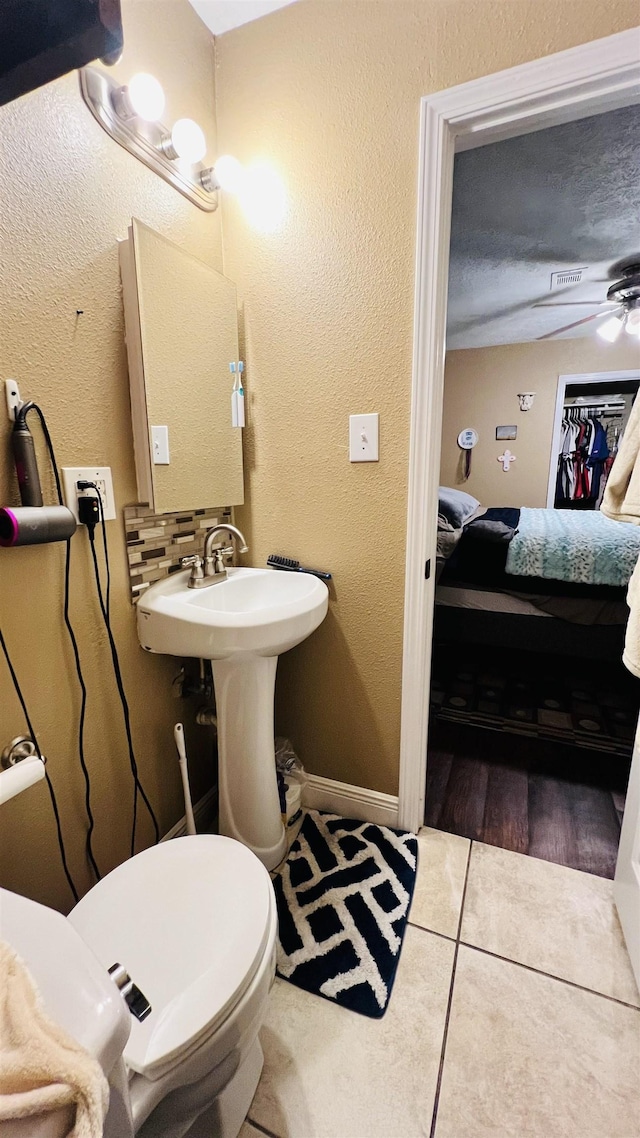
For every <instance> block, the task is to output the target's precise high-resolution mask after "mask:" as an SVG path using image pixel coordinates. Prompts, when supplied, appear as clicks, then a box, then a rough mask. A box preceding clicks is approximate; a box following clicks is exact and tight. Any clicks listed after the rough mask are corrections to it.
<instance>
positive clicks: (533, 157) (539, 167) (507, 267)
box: [447, 107, 640, 348]
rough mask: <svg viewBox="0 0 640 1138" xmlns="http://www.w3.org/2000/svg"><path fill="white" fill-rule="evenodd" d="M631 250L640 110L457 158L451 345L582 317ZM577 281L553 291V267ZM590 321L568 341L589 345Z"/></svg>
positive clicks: (638, 193)
mask: <svg viewBox="0 0 640 1138" xmlns="http://www.w3.org/2000/svg"><path fill="white" fill-rule="evenodd" d="M638 250H640V115H639V111H638V107H624V108H622V109H621V110H617V111H610V112H608V113H607V114H602V115H596V116H594V117H592V118H588V119H581V120H579V121H578V122H573V123H566V124H565V125H563V126H557V127H552V128H550V129H549V130H541V131H537V132H536V133H534V134H527V135H521V136H520V137H518V138H511V139H508V140H507V141H505V142H498V143H494V144H492V145H491V146H483V147H480V148H479V149H477V150H468V151H465V152H464V153H462V154H458V155H457V156H456V159H455V172H454V181H453V215H452V228H451V267H450V273H449V316H448V326H447V347H448V348H476V347H487V346H488V345H492V344H512V343H521V342H524V341H527V340H535V339H537V338H538V337H539V336H543V335H545V333H548V332H552V331H553V330H554V329H556V328H560V327H562V326H563V325H566V324H570V323H572V322H573V321H574V320H580V319H581V318H582V317H583V316H589V315H591V314H592V313H594V312H597V311H598V309H597V308H596V307H595V306H582V305H579V306H575V307H574V306H571V307H564V308H534V307H532V306H533V305H534V304H536V303H541V302H543V303H548V302H552V301H560V300H562V301H569V300H570V301H582V300H585V299H587V300H604V299H605V294H606V291H607V288H608V285H609V284H610V283H611V282H609V281H606V282H605V283H603V280H602V278H606V277H607V270H608V268H609V266H610V265H611V264H612V262H614V261H617V260H619V259H620V258H621V257H624V256H627V255H629V254H631V253H634V252H637V251H638ZM578 267H580V268H584V267H586V271H585V273H584V279H583V283H582V284H580V285H577V286H573V287H569V288H565V289H564V290H562V292H560V291H557V290H554V291H553V292H552V291H551V274H552V272H554V271H556V270H562V269H573V268H578ZM599 323H600V322H599V321H592V322H591V323H589V324H587V325H584V324H583V325H582V326H581V327H579V328H575V329H573V330H572V331H570V332H565V333H563V338H564V337H567V336H591V335H594V334H595V329H596V328H597V327H598V324H599Z"/></svg>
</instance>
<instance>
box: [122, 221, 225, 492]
mask: <svg viewBox="0 0 640 1138" xmlns="http://www.w3.org/2000/svg"><path fill="white" fill-rule="evenodd" d="M119 249H120V271H121V275H122V287H123V299H124V311H125V328H126V337H127V356H128V361H129V382H130V387H131V414H132V420H133V436H134V446H135V461H136V477H137V482H138V496H139V500H140V501H141V502H148V503H149V505H150V507H151V509H152V510H153V512H154V513H157V514H162V513H171V512H174V511H180V510H185V509H190V510H193V509H202V508H204V507H206V506H235V505H238V504H240V503H241V502H242V501H243V500H244V493H243V476H242V430H241V429H240V428H238V427H233V426H232V424H231V392H232V388H233V376H232V375H231V372H230V370H229V364H230V363H231V362H233V361H237V359H238V323H237V302H236V288H235V285H234V284H233V283H232V282H231V281H230V280H228V279H227V278H226V277H223V276H222V275H221V274H220V273H218V272H216V271H215V269H212V268H210V267H209V266H208V265H206V264H204V262H203V261H199V260H198V259H197V258H196V257H192V256H191V255H190V254H189V253H186V252H185V251H184V250H183V249H180V248H179V247H178V246H177V245H174V244H173V242H171V241H167V239H166V238H164V237H161V236H160V235H159V234H158V233H155V232H154V230H152V229H149V227H148V226H146V225H143V224H142V222H140V221H138V220H137V219H135V218H134V219H133V220H132V223H131V226H130V228H129V235H128V238H127V239H126V240H124V241H121V242H120V246H119Z"/></svg>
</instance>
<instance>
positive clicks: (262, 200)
mask: <svg viewBox="0 0 640 1138" xmlns="http://www.w3.org/2000/svg"><path fill="white" fill-rule="evenodd" d="M240 202H241V204H242V209H243V212H244V215H245V217H246V219H247V221H248V222H249V224H250V225H252V226H253V228H254V229H257V230H258V231H259V232H260V233H275V232H276V230H278V229H280V228H281V226H282V223H283V221H284V216H285V213H286V208H287V193H286V190H285V188H284V184H283V182H282V179H281V178H280V175H279V174H277V173H276V171H275V170H274V169H273V168H272V167H271V166H269V164H268V163H266V162H254V163H252V165H251V166H249V167H248V168H247V171H246V175H245V180H244V185H243V187H242V190H241V191H240Z"/></svg>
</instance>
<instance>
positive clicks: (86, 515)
mask: <svg viewBox="0 0 640 1138" xmlns="http://www.w3.org/2000/svg"><path fill="white" fill-rule="evenodd" d="M76 485H77V487H78V490H95V492H96V496H95V497H94V496H93V495H91V496H90V497H83V498H78V516H79V518H80V521H81V522H83V523H84V524H85V525H86V527H87V533H88V535H89V543H90V545H91V557H92V560H93V571H94V574H95V579H96V589H97V593H98V601H99V603H100V611H101V612H102V619H103V620H104V624H105V628H106V630H107V637H108V639H109V647H110V649H111V660H112V662H113V672H114V675H115V680H116V685H117V688H118V694H119V696H120V702H121V704H122V713H123V717H124V729H125V733H126V736H127V747H128V750H129V765H130V767H131V773H132V775H133V787H134V790H133V824H132V828H131V856H132V857H133V855H134V854H135V844H136V823H137V818H138V794H140V797H141V798H142V801H143V802H144V804H145V806H146V808H147V810H148V811H149V815H150V817H151V821H152V822H153V828H154V832H155V840H156V843H157V842H159V841H160V827H159V825H158V819H157V818H156V816H155V814H154V811H153V807H152V806H151V803H150V802H149V799H148V798H147V795H146V794H145V791H144V787H143V785H142V783H141V782H140V778H139V775H138V764H137V761H136V756H135V751H134V748H133V737H132V734H131V718H130V714H129V704H128V702H127V697H126V693H125V690H124V683H123V680H122V672H121V669H120V660H119V658H118V649H117V647H116V642H115V639H114V636H113V630H112V628H111V618H110V613H109V590H110V583H111V569H110V566H109V547H108V544H107V527H106V524H105V518H104V506H103V502H102V494H101V493H100V489H99V487H98V486H97V485H96V484H95V482H87V481H80V482H77V483H76ZM98 517H99V519H100V525H101V528H102V544H103V547H104V558H105V570H106V575H107V589H106V602H105V593H104V592H103V589H102V582H101V580H100V568H99V565H98V557H97V554H96V542H95V529H96V524H97V521H98Z"/></svg>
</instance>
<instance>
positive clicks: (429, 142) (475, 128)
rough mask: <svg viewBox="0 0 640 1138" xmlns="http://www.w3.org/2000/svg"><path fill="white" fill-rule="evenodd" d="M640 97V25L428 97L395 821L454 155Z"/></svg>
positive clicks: (419, 775)
mask: <svg viewBox="0 0 640 1138" xmlns="http://www.w3.org/2000/svg"><path fill="white" fill-rule="evenodd" d="M637 102H640V61H639V58H638V29H637V28H636V29H631V30H630V31H625V32H619V33H618V34H617V35H614V36H608V37H607V38H606V39H601V40H595V41H592V42H591V43H587V44H583V45H581V46H580V47H575V48H571V49H570V50H569V51H563V52H559V53H558V54H556V55H550V56H546V57H545V58H543V59H538V60H535V61H534V62H532V63H525V64H522V65H521V66H520V67H513V68H510V69H509V70H508V71H500V72H497V73H496V74H494V75H488V76H486V77H485V78H483V79H475V80H473V81H472V82H470V83H464V84H462V85H461V86H459V87H452V88H450V89H449V90H447V91H440V92H439V93H438V94H435V95H427V96H425V97H424V98H423V99H422V102H421V115H420V158H419V186H418V233H417V254H416V282H415V308H414V338H413V375H412V396H411V437H410V449H409V497H408V509H407V550H406V563H405V605H404V645H403V660H402V713H401V738H400V786H399V802H398V824H399V825H400V826H402V827H403V828H405V829H408V830H414V831H415V830H417V829H418V828H419V827H420V825H421V824H422V819H423V817H424V798H425V785H426V773H427V731H428V721H429V682H430V665H431V639H432V631H433V606H434V574H433V571H432V572H431V575H430V577H429V579H428V580H426V579H425V577H426V570H425V565H426V563H427V562H428V561H429V560H430V561H431V566H432V568H433V567H435V555H436V525H437V522H436V515H437V493H436V488H437V486H438V482H439V472H440V437H441V430H442V401H443V390H444V356H445V333H446V314H447V288H448V274H449V234H450V226H451V203H452V186H453V157H454V153H455V151H458V150H469V149H472V148H474V147H476V146H483V145H485V144H486V143H489V142H498V141H500V140H501V139H505V138H510V137H513V136H514V135H520V134H527V133H528V132H530V131H534V130H540V129H542V128H544V127H549V126H557V125H559V124H560V123H563V122H571V121H573V120H575V119H580V118H585V117H586V116H587V115H592V114H599V113H601V112H603V111H608V110H614V109H615V108H617V107H622V106H629V105H630V104H632V103H637Z"/></svg>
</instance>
